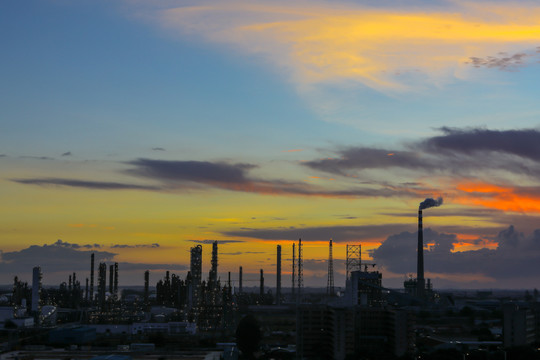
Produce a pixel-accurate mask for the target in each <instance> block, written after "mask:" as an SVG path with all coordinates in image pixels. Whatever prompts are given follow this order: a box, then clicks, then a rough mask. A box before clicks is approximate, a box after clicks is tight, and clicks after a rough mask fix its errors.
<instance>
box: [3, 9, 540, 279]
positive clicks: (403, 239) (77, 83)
mask: <svg viewBox="0 0 540 360" xmlns="http://www.w3.org/2000/svg"><path fill="white" fill-rule="evenodd" d="M538 19H540V5H538V4H537V3H536V2H526V1H507V2H505V1H489V2H488V1H485V2H482V1H474V2H472V1H459V0H458V1H433V0H430V1H420V0H412V1H399V0H398V1H386V0H377V1H368V0H358V1H316V0H310V1H298V0H294V1H279V0H249V1H248V0H246V1H230V0H196V1H187V0H170V1H169V0H164V1H157V0H155V1H151V0H131V1H130V0H118V1H105V0H103V1H100V0H80V1H69V0H39V1H37V0H36V1H3V2H0V38H1V43H2V51H1V55H0V169H1V170H0V175H1V176H0V201H1V205H0V284H8V283H11V282H12V279H13V276H15V275H19V277H20V278H22V279H24V280H26V281H29V282H30V281H31V271H32V267H33V266H37V265H40V266H41V267H42V269H43V273H44V283H45V284H59V283H60V282H61V281H67V278H68V275H69V274H70V273H72V272H74V271H75V272H77V277H78V278H79V279H84V278H86V277H88V276H89V267H90V265H89V263H90V254H91V253H92V252H94V253H95V254H96V258H97V261H104V262H107V263H108V264H110V263H112V262H118V263H119V268H120V279H119V280H120V285H121V286H125V285H142V284H143V272H144V270H146V269H149V270H150V272H151V280H152V282H155V281H157V280H158V279H159V278H161V277H163V276H164V272H165V271H166V270H170V271H172V272H174V273H177V274H179V275H180V276H181V277H182V278H184V277H185V274H186V273H187V269H188V268H189V249H190V248H191V247H193V246H196V245H197V244H203V263H204V267H203V271H204V272H205V273H206V274H207V273H208V270H209V266H210V252H211V245H210V244H211V242H212V241H214V240H218V241H219V244H220V245H219V253H220V255H219V273H220V275H221V279H222V280H224V279H226V277H227V272H228V271H231V272H232V273H233V279H234V280H236V278H237V272H238V267H239V266H240V265H242V266H243V268H244V272H245V273H246V275H245V276H244V278H245V279H246V281H247V282H246V284H244V286H250V285H258V283H257V282H256V280H258V273H259V269H261V268H262V269H263V270H264V272H265V274H266V279H267V280H266V281H265V284H266V285H267V286H270V287H273V286H275V257H276V245H278V244H281V245H282V247H283V269H284V275H283V276H284V279H283V284H284V286H290V263H291V245H292V243H293V241H297V240H298V238H302V240H303V242H304V244H305V246H304V261H305V263H304V266H305V272H304V276H305V283H306V285H307V286H326V281H327V277H326V274H327V258H328V241H329V240H330V239H333V241H334V266H335V269H334V272H335V273H336V277H335V283H336V286H344V273H345V265H344V262H345V245H346V244H362V249H363V259H365V260H366V261H368V262H370V263H376V264H377V267H378V268H379V270H380V271H382V272H383V285H385V286H388V287H394V288H395V287H401V286H402V283H403V280H404V279H405V278H406V277H407V274H409V273H414V272H415V271H416V230H417V219H416V216H417V209H418V205H419V203H420V202H421V201H423V200H424V199H425V198H427V197H433V198H437V197H442V198H443V199H444V204H443V205H442V206H441V207H438V208H432V209H427V210H425V211H424V228H425V229H426V232H425V235H424V239H425V240H426V254H425V264H426V270H425V271H426V277H429V278H431V279H432V282H433V284H434V287H435V288H449V287H452V288H523V289H525V288H529V289H530V288H535V287H540V266H539V265H538V264H539V260H540V180H539V179H540V176H539V175H540V101H539V94H540V82H539V81H538V80H539V79H540V21H539V20H538ZM250 281H251V282H250ZM83 282H84V280H83Z"/></svg>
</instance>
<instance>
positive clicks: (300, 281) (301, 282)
mask: <svg viewBox="0 0 540 360" xmlns="http://www.w3.org/2000/svg"><path fill="white" fill-rule="evenodd" d="M302 256H303V255H302V239H298V295H299V296H301V295H302V289H303V288H304V273H303V269H302V267H303V259H302Z"/></svg>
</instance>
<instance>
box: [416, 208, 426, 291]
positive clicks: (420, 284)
mask: <svg viewBox="0 0 540 360" xmlns="http://www.w3.org/2000/svg"><path fill="white" fill-rule="evenodd" d="M416 281H417V282H416V295H417V296H418V297H424V289H425V288H426V280H425V279H424V229H423V227H422V209H419V210H418V254H417V264H416Z"/></svg>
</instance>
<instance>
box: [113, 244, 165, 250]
mask: <svg viewBox="0 0 540 360" xmlns="http://www.w3.org/2000/svg"><path fill="white" fill-rule="evenodd" d="M158 247H159V244H158V243H153V244H137V245H126V244H114V245H111V246H110V248H111V249H139V248H154V249H155V248H158Z"/></svg>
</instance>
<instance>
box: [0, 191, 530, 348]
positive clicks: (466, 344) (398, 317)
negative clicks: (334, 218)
mask: <svg viewBox="0 0 540 360" xmlns="http://www.w3.org/2000/svg"><path fill="white" fill-rule="evenodd" d="M441 204H442V199H426V200H425V201H424V202H422V203H421V204H420V206H419V209H418V248H417V249H418V251H417V269H416V277H414V276H409V277H408V278H407V279H406V280H405V281H404V283H403V287H402V288H400V289H390V288H386V287H384V284H383V275H382V273H381V272H379V271H378V270H377V268H376V265H375V264H372V263H369V262H366V261H363V260H362V247H361V244H347V246H346V262H345V272H346V283H345V284H344V291H336V288H337V287H336V286H335V283H334V261H333V241H332V240H329V242H328V259H327V265H328V272H327V286H326V288H325V289H324V288H323V289H307V288H305V287H304V278H303V276H304V275H303V273H304V261H303V256H304V255H303V243H302V239H298V240H297V241H296V240H295V241H291V242H289V243H287V242H282V244H280V245H277V246H276V252H275V256H276V257H275V284H268V282H267V283H265V274H264V272H263V270H262V269H261V270H260V276H259V280H258V282H259V284H258V286H245V285H244V284H243V282H244V278H243V268H242V266H241V265H240V266H239V267H238V272H237V273H236V274H231V273H230V272H229V273H228V274H227V276H226V278H225V279H222V278H221V277H220V276H219V275H218V274H219V272H218V266H219V243H218V242H217V241H214V242H213V243H212V244H211V255H210V270H209V272H208V274H203V271H202V269H203V261H204V259H205V258H206V257H205V256H203V246H201V245H197V246H193V247H192V248H191V249H190V251H189V261H190V265H189V270H188V271H187V274H174V273H170V272H169V271H167V272H166V273H165V274H164V276H163V277H162V278H161V279H160V280H159V281H157V283H155V284H151V283H150V272H149V270H146V271H145V272H143V273H141V286H138V287H131V288H130V287H122V286H120V285H121V271H122V269H121V268H119V265H118V263H112V264H106V263H102V262H100V263H96V262H95V256H94V254H92V255H91V256H90V258H89V259H88V261H89V262H88V269H89V273H88V275H87V276H86V277H84V278H81V276H80V275H78V274H76V273H72V274H69V275H68V276H67V281H66V282H63V283H62V284H60V286H58V287H44V286H43V285H42V272H41V268H40V267H39V266H36V267H34V268H33V270H32V283H31V284H30V285H29V284H28V283H26V282H22V281H20V280H19V279H18V278H17V277H15V278H14V281H13V286H12V288H10V289H6V291H5V292H4V293H3V294H2V297H1V300H2V304H0V321H1V325H2V332H1V334H2V338H1V341H0V342H1V346H2V348H1V350H2V351H3V355H2V356H3V357H2V359H4V358H6V359H7V358H10V357H11V358H28V359H40V358H43V359H45V358H48V359H49V358H59V359H60V358H61V359H68V358H69V359H90V358H95V359H101V357H100V356H109V358H111V359H136V358H146V357H152V356H158V357H161V358H183V359H184V358H194V359H196V358H200V359H206V358H207V359H211V358H216V359H242V358H245V359H248V358H249V359H251V358H260V359H380V358H384V359H413V358H425V359H430V358H439V356H442V355H441V354H446V355H448V354H450V355H451V354H453V355H454V356H459V358H466V356H473V355H474V356H484V357H482V359H492V358H493V359H498V358H499V357H500V356H503V355H504V356H508V354H513V353H512V351H514V352H515V351H518V350H516V349H523V348H524V347H525V348H526V347H527V346H530V345H532V344H535V343H536V342H538V341H539V340H540V303H539V302H538V300H539V298H538V294H537V293H536V292H534V293H532V294H530V293H529V294H528V296H529V297H527V295H526V294H518V293H497V292H489V291H483V292H481V291H478V292H476V293H471V292H469V293H467V292H464V291H462V292H451V291H442V290H441V291H437V290H435V288H434V285H433V283H432V282H431V281H430V279H425V277H424V273H425V272H424V270H425V269H424V256H423V252H424V240H423V211H424V210H426V209H428V208H431V207H436V206H439V205H441ZM282 246H290V247H291V250H292V258H291V259H290V261H287V262H286V263H285V262H283V261H282ZM288 267H289V269H290V274H291V277H290V278H285V277H284V276H282V269H287V268H288ZM286 272H287V274H289V271H286ZM233 278H234V280H233ZM82 279H84V280H82ZM81 280H82V282H81ZM289 282H290V286H289V285H288V284H287V283H289ZM283 284H287V285H283ZM339 288H342V286H341V285H340V286H339ZM59 349H60V350H61V351H60V350H59ZM446 355H445V356H446ZM450 355H448V356H450ZM461 356H463V357H461ZM516 356H517V355H516ZM441 358H442V357H441ZM447 358H449V357H447ZM469 358H471V359H472V358H475V357H469Z"/></svg>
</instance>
